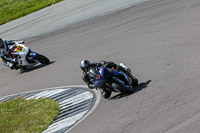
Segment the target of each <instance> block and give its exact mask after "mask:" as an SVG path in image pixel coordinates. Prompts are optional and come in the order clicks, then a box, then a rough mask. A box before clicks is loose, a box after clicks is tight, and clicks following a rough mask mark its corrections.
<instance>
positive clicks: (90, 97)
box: [61, 94, 93, 110]
mask: <svg viewBox="0 0 200 133" xmlns="http://www.w3.org/2000/svg"><path fill="white" fill-rule="evenodd" d="M92 98H93V95H92V94H91V95H90V96H87V97H81V98H80V100H78V101H73V102H72V103H71V104H70V105H67V106H63V107H61V110H63V109H66V108H68V107H69V106H72V105H75V104H79V103H81V102H83V101H87V100H89V99H92Z"/></svg>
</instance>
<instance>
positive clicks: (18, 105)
mask: <svg viewBox="0 0 200 133" xmlns="http://www.w3.org/2000/svg"><path fill="white" fill-rule="evenodd" d="M58 114H59V105H58V103H57V102H55V101H53V100H51V99H50V98H44V99H31V100H25V99H23V98H17V99H14V100H11V101H5V102H0V132H1V133H24V132H29V133H33V132H34V133H36V132H37V133H40V132H42V131H43V130H45V129H46V128H47V127H48V126H49V125H50V123H51V122H52V121H53V119H54V118H55V117H56V116H57V115H58Z"/></svg>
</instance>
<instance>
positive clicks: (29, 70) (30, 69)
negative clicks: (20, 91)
mask: <svg viewBox="0 0 200 133" xmlns="http://www.w3.org/2000/svg"><path fill="white" fill-rule="evenodd" d="M55 62H56V61H50V62H49V64H39V65H36V66H33V67H31V68H27V69H26V70H24V71H23V72H22V73H27V72H31V71H34V70H37V69H40V68H42V67H45V66H48V65H51V64H53V63H55ZM22 73H21V74H22Z"/></svg>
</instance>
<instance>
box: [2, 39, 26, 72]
mask: <svg viewBox="0 0 200 133" xmlns="http://www.w3.org/2000/svg"><path fill="white" fill-rule="evenodd" d="M18 42H20V43H22V44H23V43H24V41H18ZM12 45H15V41H14V40H4V39H2V38H0V57H1V59H2V63H3V64H4V65H5V66H8V67H10V69H12V70H13V69H17V67H16V62H17V57H16V56H15V55H12V54H11V53H12V52H13V50H15V49H13V48H12V49H11V46H12Z"/></svg>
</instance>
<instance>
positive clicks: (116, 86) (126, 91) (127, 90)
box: [111, 83, 133, 93]
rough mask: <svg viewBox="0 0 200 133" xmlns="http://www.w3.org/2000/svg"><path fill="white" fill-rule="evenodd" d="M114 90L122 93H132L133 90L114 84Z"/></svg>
mask: <svg viewBox="0 0 200 133" xmlns="http://www.w3.org/2000/svg"><path fill="white" fill-rule="evenodd" d="M111 86H112V87H113V88H114V89H117V90H119V91H120V92H122V93H132V92H133V89H132V88H130V87H123V86H121V85H118V84H117V83H112V85H111Z"/></svg>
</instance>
